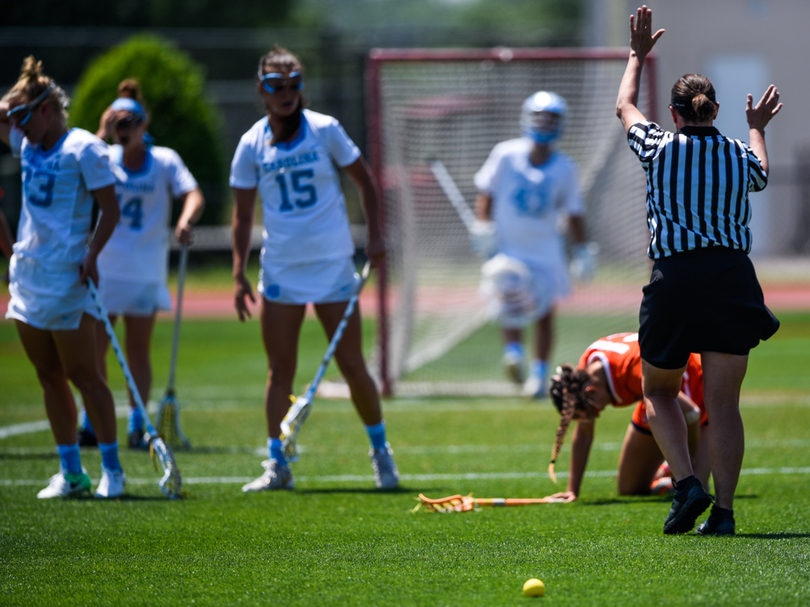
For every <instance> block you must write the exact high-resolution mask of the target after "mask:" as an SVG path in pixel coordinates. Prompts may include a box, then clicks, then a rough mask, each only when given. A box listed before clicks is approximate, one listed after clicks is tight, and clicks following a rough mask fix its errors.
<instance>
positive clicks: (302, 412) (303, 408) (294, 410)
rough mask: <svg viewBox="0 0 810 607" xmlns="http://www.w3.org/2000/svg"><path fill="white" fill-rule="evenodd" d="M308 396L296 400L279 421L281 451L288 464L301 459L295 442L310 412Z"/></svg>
mask: <svg viewBox="0 0 810 607" xmlns="http://www.w3.org/2000/svg"><path fill="white" fill-rule="evenodd" d="M308 394H309V393H307V394H306V395H304V396H301V397H299V398H296V399H295V402H294V403H293V404H292V406H291V407H290V409H289V411H287V415H285V416H284V419H283V420H281V437H280V438H281V449H282V451H283V452H284V457H285V459H286V460H287V461H288V462H297V461H298V459H299V458H300V457H301V456H300V454H299V453H298V449H297V448H296V441H297V440H298V432H300V430H301V426H302V425H303V424H304V422H305V421H306V419H307V417H309V412H310V411H311V410H312V399H311V398H310V397H309V396H308Z"/></svg>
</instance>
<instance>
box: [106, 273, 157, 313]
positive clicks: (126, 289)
mask: <svg viewBox="0 0 810 607" xmlns="http://www.w3.org/2000/svg"><path fill="white" fill-rule="evenodd" d="M100 282H101V285H100V287H99V290H100V291H101V301H102V302H103V303H104V307H105V308H107V312H109V313H110V314H113V315H115V316H152V315H153V314H155V313H156V312H157V311H158V310H171V309H172V297H171V295H170V294H169V287H167V286H166V285H165V284H164V283H160V282H145V283H143V282H132V281H129V280H118V279H115V278H104V277H102V278H101V279H100Z"/></svg>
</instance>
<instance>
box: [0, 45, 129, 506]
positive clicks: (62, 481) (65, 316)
mask: <svg viewBox="0 0 810 607" xmlns="http://www.w3.org/2000/svg"><path fill="white" fill-rule="evenodd" d="M66 105H67V97H66V96H65V94H64V92H63V91H62V89H61V88H59V87H58V86H57V85H56V83H55V82H54V81H53V80H51V79H50V78H49V77H47V76H45V75H44V74H43V73H42V64H41V63H40V62H37V61H35V60H34V58H33V57H28V58H27V59H26V60H25V62H24V63H23V67H22V74H21V75H20V78H19V80H18V81H17V83H16V84H15V85H14V87H12V89H11V90H10V91H9V92H8V93H7V94H6V95H5V97H4V99H3V102H2V107H0V140H2V141H3V142H5V143H6V144H8V145H9V146H10V147H11V150H12V152H13V153H14V154H15V155H16V156H19V157H20V158H21V160H22V178H23V201H22V211H21V214H20V225H19V228H18V235H17V242H16V243H15V244H14V255H13V257H12V258H11V264H10V267H9V270H10V272H9V274H10V284H9V291H10V293H11V301H10V302H9V304H8V311H7V312H6V318H11V319H14V321H15V323H16V325H17V332H18V333H19V335H20V341H21V342H22V345H23V348H25V352H26V354H27V355H28V358H29V359H30V360H31V362H32V363H33V365H34V367H35V369H36V372H37V377H38V378H39V382H40V384H41V385H42V390H43V392H44V397H45V409H46V410H47V413H48V419H49V421H50V423H51V430H52V432H53V435H54V438H55V439H56V445H57V450H58V452H59V460H60V470H59V473H58V474H55V475H54V476H53V477H51V480H50V483H49V484H48V486H47V487H46V488H45V489H43V490H42V491H40V492H39V495H38V497H40V498H53V497H67V496H70V495H74V494H78V493H83V492H86V491H88V490H89V489H90V478H89V477H88V476H87V473H86V471H85V470H84V468H83V467H82V465H81V459H80V456H79V444H78V441H77V438H76V403H75V401H74V399H73V393H72V392H71V390H70V386H69V385H68V380H70V381H71V382H72V383H73V385H74V386H76V388H77V389H78V390H79V392H81V395H82V399H83V401H84V404H85V406H86V407H87V414H88V416H89V417H90V419H91V420H92V422H93V424H94V425H95V427H96V428H97V429H98V438H99V448H100V450H101V460H102V464H101V465H102V477H101V482H100V483H99V486H98V489H97V491H96V497H116V496H119V495H121V494H122V493H123V492H124V483H125V476H124V472H123V470H122V469H121V464H120V462H119V461H118V441H117V439H116V427H115V406H114V404H113V397H112V394H111V393H110V389H109V388H108V387H107V383H106V382H105V381H104V378H103V377H102V376H101V373H100V372H99V370H98V368H97V366H96V334H95V331H96V321H95V318H94V317H95V311H94V306H93V304H92V301H91V300H90V298H89V294H88V290H87V281H88V279H91V280H93V281H98V271H97V268H96V259H97V257H98V255H99V253H100V252H101V249H102V248H103V247H104V244H105V243H106V242H107V240H108V239H109V237H110V235H111V234H112V232H113V229H114V228H115V224H116V223H117V222H118V217H119V214H120V213H119V208H118V201H117V200H116V198H115V187H114V184H115V178H114V177H113V174H112V171H111V170H110V164H109V159H108V157H107V148H106V146H105V145H104V143H103V142H101V141H100V140H99V139H98V138H97V137H95V136H94V135H93V134H92V133H88V132H87V131H83V130H81V129H70V130H68V129H67V128H66V126H65V120H66V113H65V111H64V107H65V106H66ZM94 199H95V200H96V201H97V202H98V204H99V207H100V208H101V217H100V219H99V222H98V226H97V228H96V230H95V232H94V233H93V236H92V239H91V241H90V245H89V247H88V245H87V244H86V241H87V238H88V235H89V234H90V229H91V216H92V209H93V200H94Z"/></svg>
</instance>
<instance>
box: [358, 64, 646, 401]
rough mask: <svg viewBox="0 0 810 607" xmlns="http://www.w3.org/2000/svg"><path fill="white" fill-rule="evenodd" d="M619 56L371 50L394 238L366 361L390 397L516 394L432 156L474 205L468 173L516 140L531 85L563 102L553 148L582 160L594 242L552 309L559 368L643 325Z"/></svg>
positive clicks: (634, 192) (381, 165)
mask: <svg viewBox="0 0 810 607" xmlns="http://www.w3.org/2000/svg"><path fill="white" fill-rule="evenodd" d="M647 61H648V63H649V65H648V66H647V68H646V69H645V72H644V76H645V82H644V85H643V86H642V94H641V99H640V101H639V108H640V109H641V110H642V112H644V113H645V115H646V116H648V117H652V115H653V112H652V109H653V107H654V106H655V103H654V99H653V93H654V90H655V86H654V84H655V83H654V76H655V69H654V64H653V62H652V60H651V59H650V58H648V60H647ZM626 64H627V52H626V51H619V50H616V51H609V50H593V49H591V50H583V49H578V50H577V49H505V48H497V49H491V50H456V51H444V50H406V51H398V50H375V51H372V53H371V56H370V60H369V63H368V71H367V82H368V106H369V107H368V109H369V113H368V119H369V133H370V142H369V143H370V158H371V160H372V164H373V167H374V170H375V172H376V177H377V180H378V184H379V187H380V190H381V193H382V199H383V201H384V204H383V211H384V229H385V237H386V242H387V245H388V254H387V257H386V263H385V267H384V268H383V269H382V270H383V271H382V272H381V274H380V276H379V280H380V316H379V318H380V330H379V338H378V344H377V346H376V348H375V353H374V355H373V357H372V360H373V361H374V362H375V367H376V371H377V372H378V373H379V379H380V382H381V384H382V387H383V391H384V392H385V393H389V394H390V393H392V392H396V393H397V394H400V395H406V394H434V395H435V394H447V395H451V394H469V395H486V394H509V393H514V392H515V390H516V388H515V387H513V386H511V385H510V384H508V383H506V382H505V381H504V379H503V373H502V370H501V368H500V357H501V344H500V338H499V332H498V327H497V326H495V325H494V324H493V323H492V322H490V321H489V320H488V318H487V316H486V312H485V306H484V305H483V302H482V300H481V297H480V295H479V282H480V276H481V261H480V260H479V259H478V258H477V257H476V256H475V254H474V253H473V252H472V250H471V249H470V245H469V240H468V236H467V231H466V228H465V225H464V223H463V222H462V221H461V219H460V218H459V215H458V213H457V212H456V210H455V209H454V208H453V206H452V205H451V204H450V202H449V201H448V200H447V197H446V196H445V194H444V193H443V191H442V189H441V187H440V186H439V184H438V183H437V181H436V179H435V177H434V176H433V173H432V172H431V170H430V163H431V161H433V160H440V161H441V162H442V163H443V164H444V165H445V166H446V167H447V170H448V172H449V173H450V175H451V177H452V178H453V180H454V181H455V182H456V184H457V185H458V188H459V189H460V190H461V192H462V194H463V195H464V198H465V200H466V201H467V203H468V204H469V205H470V206H472V204H473V202H474V199H475V196H476V191H475V187H474V185H473V175H474V174H475V172H476V171H477V170H478V169H479V168H480V167H481V165H482V164H483V162H484V161H485V160H486V158H487V156H488V155H489V153H490V151H491V150H492V148H493V146H494V145H495V144H496V143H498V142H500V141H503V140H506V139H510V138H514V137H519V136H520V124H519V122H520V108H521V104H522V102H523V100H524V99H525V98H526V97H528V96H529V95H530V94H532V93H533V92H536V91H538V90H549V91H555V92H557V93H559V94H560V95H562V96H563V97H564V98H565V99H566V101H567V102H568V108H569V109H568V115H567V118H566V123H565V131H564V133H563V137H562V139H561V141H560V143H559V147H560V149H562V150H563V151H565V152H566V153H568V154H569V155H570V156H572V157H573V158H574V160H575V161H576V162H577V164H578V167H579V172H580V179H581V187H582V190H583V195H584V197H585V200H586V204H587V214H586V217H585V220H586V224H587V227H588V233H589V239H590V240H591V241H595V242H597V243H598V245H599V248H600V255H599V271H598V272H597V275H596V278H595V280H594V281H593V282H592V283H590V284H588V285H577V286H575V288H574V294H573V295H572V297H571V298H569V299H568V300H566V301H564V302H562V303H561V304H560V306H559V307H558V308H557V340H556V347H555V353H554V362H555V363H556V362H559V361H571V362H576V360H578V357H579V355H580V354H581V353H582V351H583V350H584V349H585V347H586V346H587V345H588V344H589V343H591V342H592V341H593V340H594V339H596V338H598V337H600V336H602V335H606V334H609V333H612V332H618V331H628V330H629V331H632V330H635V329H636V328H637V326H638V321H637V314H638V304H639V303H640V301H641V286H642V285H643V284H644V283H645V282H646V280H647V278H648V276H649V274H648V272H649V265H648V261H647V257H646V254H645V248H646V244H647V240H648V235H647V227H646V222H645V210H644V200H645V192H646V185H645V179H644V173H643V171H642V170H641V167H640V166H639V163H638V160H637V159H636V158H635V156H634V155H633V154H632V152H631V151H630V150H629V149H628V146H627V143H626V138H625V134H624V130H623V129H622V126H621V123H620V121H619V120H618V119H617V118H616V115H615V103H616V94H617V91H618V87H619V82H620V81H621V77H622V74H623V73H624V69H625V66H626ZM561 223H562V222H561ZM560 227H561V229H564V225H561V226H560ZM529 337H530V332H529V331H527V341H528V339H529ZM527 351H529V350H528V349H527Z"/></svg>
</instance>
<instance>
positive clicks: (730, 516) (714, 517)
mask: <svg viewBox="0 0 810 607" xmlns="http://www.w3.org/2000/svg"><path fill="white" fill-rule="evenodd" d="M736 531H737V529H736V525H735V524H734V511H733V510H727V509H725V508H718V507H717V506H713V507H712V512H711V514H710V515H709V518H707V519H706V520H705V521H704V522H702V523H701V524H700V525H698V528H697V529H695V533H696V534H698V535H734V534H735V533H736Z"/></svg>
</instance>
